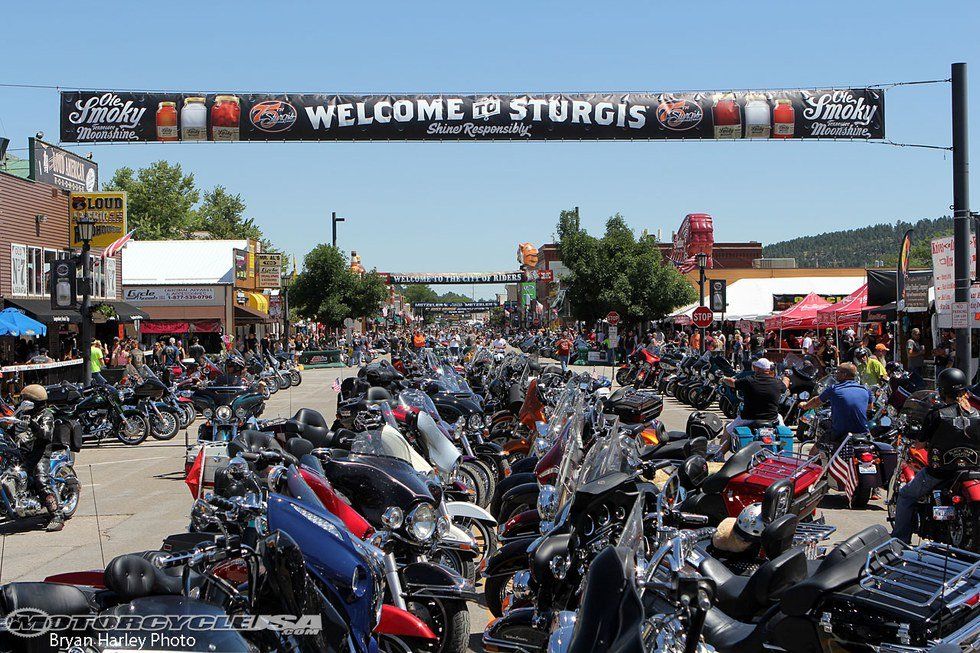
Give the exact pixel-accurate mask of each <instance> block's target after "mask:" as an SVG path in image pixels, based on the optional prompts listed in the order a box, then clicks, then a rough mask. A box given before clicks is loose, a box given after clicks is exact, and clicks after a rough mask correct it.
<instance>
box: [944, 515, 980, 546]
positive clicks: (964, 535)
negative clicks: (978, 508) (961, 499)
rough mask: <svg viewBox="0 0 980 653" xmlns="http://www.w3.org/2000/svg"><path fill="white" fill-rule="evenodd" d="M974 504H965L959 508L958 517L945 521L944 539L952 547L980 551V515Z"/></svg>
mask: <svg viewBox="0 0 980 653" xmlns="http://www.w3.org/2000/svg"><path fill="white" fill-rule="evenodd" d="M973 505H976V504H972V505H969V504H968V505H963V504H961V507H959V508H957V510H956V518H955V519H953V520H951V521H948V522H945V525H944V528H943V531H945V532H944V533H943V539H944V540H945V541H946V542H947V543H948V544H949V545H950V546H952V547H955V548H957V549H965V550H967V551H972V552H973V553H980V524H977V521H980V515H978V514H976V512H975V511H974V510H973Z"/></svg>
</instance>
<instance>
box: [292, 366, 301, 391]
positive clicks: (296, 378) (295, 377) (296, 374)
mask: <svg viewBox="0 0 980 653" xmlns="http://www.w3.org/2000/svg"><path fill="white" fill-rule="evenodd" d="M302 382H303V375H302V373H300V371H299V370H289V383H290V385H292V386H293V387H294V388H295V387H296V386H298V385H299V384H300V383H302Z"/></svg>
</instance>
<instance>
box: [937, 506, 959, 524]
mask: <svg viewBox="0 0 980 653" xmlns="http://www.w3.org/2000/svg"><path fill="white" fill-rule="evenodd" d="M955 516H956V508H954V507H953V506H933V507H932V518H933V519H935V520H936V521H950V520H951V519H953V517H955Z"/></svg>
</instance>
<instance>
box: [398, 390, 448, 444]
mask: <svg viewBox="0 0 980 653" xmlns="http://www.w3.org/2000/svg"><path fill="white" fill-rule="evenodd" d="M398 403H399V404H401V405H402V406H404V407H405V408H415V409H416V410H418V411H419V412H420V413H428V414H429V417H431V418H432V419H433V420H435V422H436V424H438V425H439V428H440V430H442V431H443V432H444V433H445V435H446V437H447V438H448V437H449V430H450V429H449V425H448V424H446V422H445V421H444V420H443V419H442V417H440V416H439V409H437V408H436V405H435V404H434V403H432V398H431V397H429V395H427V394H425V393H424V392H422V391H421V390H416V389H410V390H402V392H401V393H400V394H399V395H398Z"/></svg>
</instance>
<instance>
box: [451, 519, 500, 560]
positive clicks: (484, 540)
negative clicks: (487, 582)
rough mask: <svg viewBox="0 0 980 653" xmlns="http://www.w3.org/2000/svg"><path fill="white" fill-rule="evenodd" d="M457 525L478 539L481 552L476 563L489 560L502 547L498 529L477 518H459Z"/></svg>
mask: <svg viewBox="0 0 980 653" xmlns="http://www.w3.org/2000/svg"><path fill="white" fill-rule="evenodd" d="M455 523H456V525H457V526H459V527H460V528H462V529H463V530H464V531H466V532H467V533H469V534H470V535H472V536H473V539H474V540H475V541H476V547H477V550H478V551H479V552H480V553H479V555H478V556H477V557H476V559H475V560H474V561H473V562H474V564H480V563H482V562H483V561H484V560H487V559H489V558H490V556H492V555H493V554H494V553H496V552H497V549H498V548H499V547H500V540H499V538H498V537H497V529H495V528H494V527H492V526H489V525H487V524H484V523H483V522H481V521H479V520H477V519H466V518H458V519H457V520H456V522H455Z"/></svg>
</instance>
